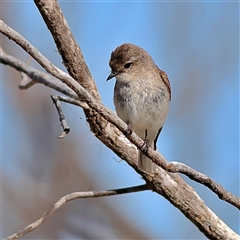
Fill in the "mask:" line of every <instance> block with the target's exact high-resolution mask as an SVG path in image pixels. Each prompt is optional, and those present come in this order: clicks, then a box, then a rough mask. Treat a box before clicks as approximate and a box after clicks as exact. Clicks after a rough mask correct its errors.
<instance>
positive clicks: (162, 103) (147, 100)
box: [114, 81, 169, 129]
mask: <svg viewBox="0 0 240 240" xmlns="http://www.w3.org/2000/svg"><path fill="white" fill-rule="evenodd" d="M114 104H115V108H116V112H117V115H118V116H119V117H120V118H121V119H122V120H123V121H124V122H126V123H127V122H129V123H131V125H132V126H133V128H137V129H149V128H152V127H153V126H155V127H156V128H158V129H159V128H161V127H162V126H163V123H164V121H165V119H166V116H167V113H168V109H169V98H168V96H167V90H166V89H164V87H163V86H159V87H156V86H151V85H148V84H145V83H144V82H142V81H140V82H133V83H125V82H120V81H117V82H116V85H115V89H114Z"/></svg>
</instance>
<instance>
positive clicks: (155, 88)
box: [107, 43, 171, 173]
mask: <svg viewBox="0 0 240 240" xmlns="http://www.w3.org/2000/svg"><path fill="white" fill-rule="evenodd" d="M109 66H110V68H111V70H112V72H111V74H110V75H109V76H108V78H107V80H110V79H111V78H113V77H115V78H116V84H115V88H114V105H115V108H116V112H117V115H118V116H119V117H120V118H121V119H122V120H123V121H124V122H125V123H126V124H127V125H128V129H132V130H133V131H134V132H135V133H136V134H137V135H138V136H139V137H141V138H142V139H143V140H144V141H145V143H146V144H147V146H150V147H152V148H153V149H154V150H156V143H157V139H158V136H159V134H160V132H161V130H162V127H163V124H164V122H165V120H166V117H167V114H168V111H169V105H170V100H171V87H170V82H169V80H168V77H167V74H166V73H165V72H164V71H162V70H160V69H159V68H158V67H157V65H156V64H155V63H154V61H153V60H152V58H151V56H150V55H149V54H148V53H147V52H146V51H145V50H144V49H142V48H140V47H138V46H136V45H134V44H130V43H125V44H122V45H121V46H119V47H117V48H116V49H115V51H113V52H112V54H111V59H110V62H109ZM138 167H139V168H140V169H141V170H143V171H145V172H148V173H154V172H155V164H154V163H153V162H152V160H151V159H149V158H148V157H146V156H145V155H144V154H143V153H141V152H140V151H139V152H138Z"/></svg>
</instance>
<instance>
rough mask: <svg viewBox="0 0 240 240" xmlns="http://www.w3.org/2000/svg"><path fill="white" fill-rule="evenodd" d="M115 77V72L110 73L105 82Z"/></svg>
mask: <svg viewBox="0 0 240 240" xmlns="http://www.w3.org/2000/svg"><path fill="white" fill-rule="evenodd" d="M116 75H117V73H116V72H111V73H110V75H109V76H108V77H107V81H108V80H110V79H112V78H114V77H115V76H116Z"/></svg>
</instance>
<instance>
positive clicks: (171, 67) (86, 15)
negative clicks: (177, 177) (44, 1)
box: [1, 1, 239, 239]
mask: <svg viewBox="0 0 240 240" xmlns="http://www.w3.org/2000/svg"><path fill="white" fill-rule="evenodd" d="M60 6H61V9H62V11H63V14H64V15H65V17H66V19H67V21H68V24H69V26H70V28H71V30H72V33H73V35H74V36H75V38H76V40H77V42H78V44H79V45H80V47H81V50H82V52H83V55H84V58H85V60H86V62H87V64H88V67H89V69H90V71H91V72H92V75H93V77H94V79H95V81H96V84H97V87H98V89H99V92H100V94H101V98H102V101H103V102H104V104H105V105H107V106H108V107H109V108H111V109H114V105H113V101H112V98H113V87H114V80H112V81H109V82H106V77H107V76H108V74H109V72H110V69H109V66H108V61H109V57H110V54H111V51H113V50H114V49H115V48H116V47H117V46H118V45H120V44H122V43H125V42H130V43H134V44H137V45H139V46H141V47H143V48H144V49H146V50H147V51H148V53H149V54H150V55H151V56H152V58H153V59H154V60H155V62H156V64H157V65H158V66H159V67H160V68H161V69H163V70H164V71H166V72H167V74H168V76H169V79H170V82H171V86H172V102H171V110H170V113H169V116H168V119H167V121H166V124H165V126H164V130H163V132H162V133H161V135H160V137H159V141H158V148H159V150H160V151H161V152H162V153H163V155H164V156H165V157H166V158H167V159H168V160H170V161H171V160H172V161H180V162H184V163H186V164H188V165H190V166H191V167H193V168H195V169H196V170H199V171H200V172H203V173H206V174H207V175H209V176H211V177H212V178H213V179H214V180H216V181H217V182H219V183H220V184H221V185H223V186H224V187H225V188H226V189H227V190H229V191H230V192H232V193H234V194H236V195H239V3H237V2H230V1H222V2H219V1H211V2H208V1H184V2H182V1H168V2H167V1H158V2H135V1H134V2H127V1H126V2H119V1H107V2H106V1H105V2H98V1H94V2H84V1H82V2H81V1H60ZM1 7H2V9H7V11H2V14H1V15H2V19H3V20H4V21H5V22H6V23H7V24H9V25H10V26H11V27H13V28H14V29H15V30H17V31H19V32H20V33H21V34H22V35H23V36H24V37H26V38H27V39H28V40H29V41H30V42H31V43H32V44H33V45H34V46H36V47H37V48H38V49H39V50H40V51H41V52H42V53H43V54H44V55H45V56H46V57H48V59H50V60H51V61H52V62H53V63H54V64H56V65H57V66H58V67H61V68H62V69H64V67H63V66H62V64H61V59H60V57H59V56H58V53H57V52H56V46H55V45H54V42H53V40H52V38H51V35H50V33H49V31H48V30H47V28H46V26H45V25H44V23H43V20H42V18H41V16H40V14H39V12H38V10H37V9H36V7H35V5H34V3H32V2H30V1H24V2H23V1H15V2H7V1H6V2H2V6H1ZM12 16H14V17H12ZM7 44H8V41H6V40H5V41H4V42H3V47H6V48H7ZM11 46H12V47H8V49H7V51H8V53H9V54H12V55H14V56H16V57H19V58H20V59H22V60H23V61H25V60H26V59H27V55H26V54H25V53H23V52H22V51H21V50H20V49H19V48H18V47H15V46H14V43H11ZM33 65H34V66H38V65H37V64H36V63H33ZM3 68H5V67H3ZM5 74H6V75H5ZM10 81H11V83H9V82H10ZM13 87H15V88H16V87H17V81H14V80H13V79H10V78H9V77H8V75H7V73H3V76H2V99H3V100H2V117H3V120H2V121H3V123H9V124H10V122H12V124H14V125H15V126H16V129H8V130H7V131H6V130H5V125H2V127H3V129H2V134H3V141H4V142H5V143H4V144H5V145H4V152H3V155H2V156H3V164H2V166H3V171H5V172H6V173H8V174H10V173H14V174H15V177H16V178H17V179H21V174H23V172H22V171H16V164H17V162H16V160H14V159H16V156H15V154H14V152H12V151H11V149H12V145H11V144H13V143H14V146H15V147H16V149H18V151H21V149H22V148H21V146H20V144H19V142H18V141H15V140H14V139H15V137H14V136H16V133H18V134H21V136H23V137H22V140H21V144H22V145H27V144H29V142H28V141H29V140H28V136H25V135H24V132H25V130H24V128H27V124H25V123H24V117H25V116H21V115H19V114H18V115H16V111H15V110H16V109H15V108H16V107H14V106H15V105H14V104H13V102H14V101H15V100H14V96H12V97H13V98H11V99H10V96H11V93H12V88H13ZM28 91H31V90H28ZM23 94H24V92H23ZM50 94H51V93H50ZM31 97H33V96H31V95H30V96H29V98H31ZM16 101H17V100H16ZM29 101H31V100H29ZM22 107H23V106H22ZM72 109H74V110H72ZM66 111H68V113H69V115H71V114H73V115H75V114H76V115H80V116H83V114H82V111H81V110H78V109H75V108H72V107H71V108H70V109H67V110H66ZM73 111H74V113H73ZM16 119H18V121H17V122H16ZM70 121H72V124H73V126H72V128H73V129H74V128H77V127H78V126H79V122H77V121H78V120H77V117H76V116H74V117H73V120H70ZM80 124H83V125H84V126H83V128H84V130H83V131H84V133H85V134H89V133H88V132H89V130H88V126H87V125H86V124H85V122H84V121H82V122H80ZM59 131H60V129H59ZM88 140H89V141H91V142H92V143H91V144H92V145H93V146H95V147H96V148H95V149H96V151H97V152H98V153H101V154H100V155H97V156H100V157H99V158H98V159H97V160H96V161H97V165H98V166H99V168H100V170H99V172H98V173H96V174H97V175H95V176H94V181H96V182H98V177H99V179H101V181H100V182H101V183H100V186H101V189H108V188H115V187H124V186H131V185H135V184H140V183H142V180H141V178H140V177H139V175H137V174H136V173H134V171H133V170H132V169H130V168H129V167H128V166H127V164H126V163H124V161H122V162H120V163H118V162H117V161H116V160H115V159H117V157H116V156H115V155H114V154H113V153H112V152H111V151H110V150H108V149H107V148H106V147H104V146H103V145H102V144H100V143H99V142H98V140H96V139H94V137H91V135H89V136H88ZM16 152H17V151H16ZM92 154H93V153H92ZM10 156H11V157H10ZM93 156H94V157H95V155H94V154H93ZM7 159H8V160H7ZM9 159H12V161H10V160H9ZM117 160H118V159H117ZM106 161H107V162H106ZM92 164H93V165H95V164H96V162H94V161H93V162H92ZM89 169H90V168H88V167H86V171H87V172H88V174H92V173H91V171H90V170H89ZM187 181H188V182H189V183H190V184H191V185H192V186H193V187H195V188H196V190H197V193H198V194H199V195H200V196H201V197H202V198H203V199H204V201H205V202H206V203H207V205H208V206H209V207H210V208H211V209H212V210H213V211H214V212H216V214H217V215H218V216H220V217H221V218H222V219H223V220H224V221H225V222H226V223H227V224H228V225H229V226H230V227H231V228H233V229H234V230H235V231H237V232H238V233H239V215H238V212H237V210H236V209H235V208H233V207H231V206H229V204H227V203H224V202H222V201H221V200H219V199H218V198H217V197H216V196H215V195H214V194H213V193H211V192H210V191H209V190H207V189H206V188H204V187H203V186H200V185H199V184H195V183H193V182H191V181H189V180H188V179H187ZM107 201H109V204H112V205H113V206H114V205H116V203H117V204H118V206H121V208H120V209H119V210H120V211H119V214H125V216H126V218H128V219H130V220H131V221H133V222H137V223H136V224H137V225H140V226H145V227H146V229H147V230H146V231H148V232H149V236H152V237H153V238H154V237H155V238H157V236H159V234H160V233H161V236H165V237H166V238H170V239H174V238H176V237H177V236H178V237H179V236H181V237H182V238H187V237H190V238H193V236H194V237H195V238H196V239H197V238H203V235H201V234H200V233H198V230H196V229H195V227H194V226H193V225H192V224H191V223H190V222H189V221H188V220H186V219H185V218H184V217H183V216H182V214H181V213H180V212H179V211H178V210H177V209H175V208H174V207H173V206H172V205H170V204H169V203H168V202H167V201H166V200H164V199H163V198H162V197H160V196H158V195H157V194H154V193H151V192H147V193H137V194H131V195H129V196H121V197H119V198H114V201H113V200H111V199H109V200H107ZM146 206H151V207H146ZM122 209H124V210H122ZM163 216H164V217H163ZM179 224H181V227H178V226H179ZM172 229H174V233H171V232H172ZM183 229H184V230H183ZM188 229H189V230H188Z"/></svg>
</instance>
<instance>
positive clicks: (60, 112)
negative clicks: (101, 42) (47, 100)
mask: <svg viewBox="0 0 240 240" xmlns="http://www.w3.org/2000/svg"><path fill="white" fill-rule="evenodd" d="M51 98H52V100H53V103H54V104H55V106H56V109H57V112H58V115H59V120H60V122H61V126H62V128H63V132H62V133H61V135H60V136H59V137H58V138H59V139H63V138H64V137H65V136H66V135H67V134H68V133H69V132H70V127H69V126H68V124H67V121H66V118H65V116H64V113H63V110H62V106H61V103H60V101H59V98H58V96H57V95H51Z"/></svg>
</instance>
